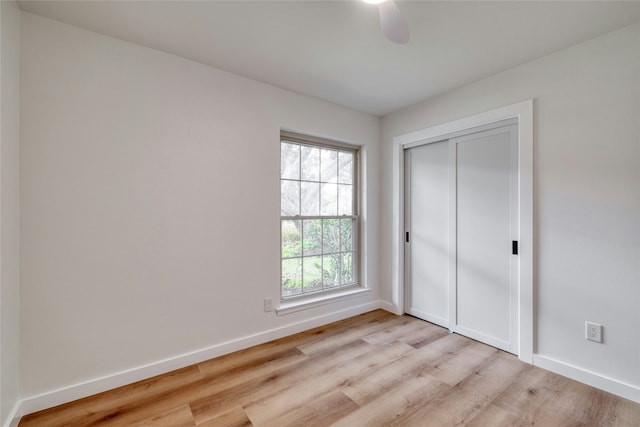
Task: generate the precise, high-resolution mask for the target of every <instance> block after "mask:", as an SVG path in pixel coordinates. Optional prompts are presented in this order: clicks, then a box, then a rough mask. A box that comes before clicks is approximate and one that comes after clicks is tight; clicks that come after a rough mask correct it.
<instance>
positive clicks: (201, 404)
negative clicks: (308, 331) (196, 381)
mask: <svg viewBox="0 0 640 427" xmlns="http://www.w3.org/2000/svg"><path fill="white" fill-rule="evenodd" d="M369 351H372V348H371V345H370V344H368V343H366V342H364V341H361V340H358V341H354V342H351V343H349V344H347V345H344V346H342V347H340V348H338V349H336V350H334V351H332V352H330V353H327V354H324V355H323V356H322V357H318V359H321V360H322V361H323V362H322V363H317V362H316V359H310V360H308V361H302V362H300V363H298V364H297V365H294V366H292V367H291V368H289V369H286V370H278V371H274V372H272V373H270V374H268V375H266V376H264V377H261V378H257V379H254V380H251V381H247V382H245V383H243V384H240V385H238V386H235V387H232V388H231V389H227V390H224V391H222V392H216V393H210V394H207V395H206V396H204V397H202V398H198V399H195V400H192V401H191V410H192V412H193V415H194V418H195V420H196V423H200V422H202V421H204V420H206V419H209V418H212V417H214V416H217V415H218V414H219V413H220V412H221V411H223V410H224V409H225V408H226V407H228V406H229V405H238V404H240V405H243V406H246V405H250V404H251V403H253V402H256V401H258V400H260V399H263V398H265V397H268V396H270V395H272V394H274V393H277V392H279V391H280V390H282V389H285V388H289V387H292V386H295V385H297V384H300V383H307V384H308V381H309V380H310V379H312V378H313V379H315V378H318V377H321V376H322V375H325V374H326V373H327V372H330V371H331V370H333V369H335V367H336V366H339V365H341V364H345V363H348V362H349V361H351V360H353V359H354V358H356V357H358V356H359V355H361V354H364V353H367V352H369Z"/></svg>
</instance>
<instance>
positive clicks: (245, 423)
mask: <svg viewBox="0 0 640 427" xmlns="http://www.w3.org/2000/svg"><path fill="white" fill-rule="evenodd" d="M197 426H198V427H220V426H225V427H249V426H253V424H252V423H251V420H249V417H247V414H246V413H245V412H244V409H242V407H241V406H234V407H233V408H231V409H230V410H228V411H226V412H222V413H220V414H218V415H217V416H216V417H213V418H211V419H209V420H207V421H203V422H202V423H200V424H197Z"/></svg>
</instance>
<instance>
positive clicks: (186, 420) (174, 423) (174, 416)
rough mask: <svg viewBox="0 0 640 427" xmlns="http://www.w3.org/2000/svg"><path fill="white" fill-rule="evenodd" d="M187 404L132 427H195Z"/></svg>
mask: <svg viewBox="0 0 640 427" xmlns="http://www.w3.org/2000/svg"><path fill="white" fill-rule="evenodd" d="M195 425H196V423H195V421H193V415H192V414H191V409H190V408H189V404H187V403H185V404H184V405H181V406H179V407H178V408H176V409H172V410H169V411H167V412H164V413H162V414H160V415H156V416H154V417H151V418H147V419H146V420H142V421H139V422H137V423H135V424H132V426H133V427H150V426H153V427H160V426H162V427H189V426H195Z"/></svg>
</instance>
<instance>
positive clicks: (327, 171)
mask: <svg viewBox="0 0 640 427" xmlns="http://www.w3.org/2000/svg"><path fill="white" fill-rule="evenodd" d="M320 159H321V160H320V163H321V165H322V174H321V175H320V181H322V182H338V152H337V151H334V150H322V154H321V157H320Z"/></svg>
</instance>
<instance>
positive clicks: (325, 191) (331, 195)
mask: <svg viewBox="0 0 640 427" xmlns="http://www.w3.org/2000/svg"><path fill="white" fill-rule="evenodd" d="M337 214H338V185H337V184H322V194H321V196H320V215H337Z"/></svg>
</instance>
